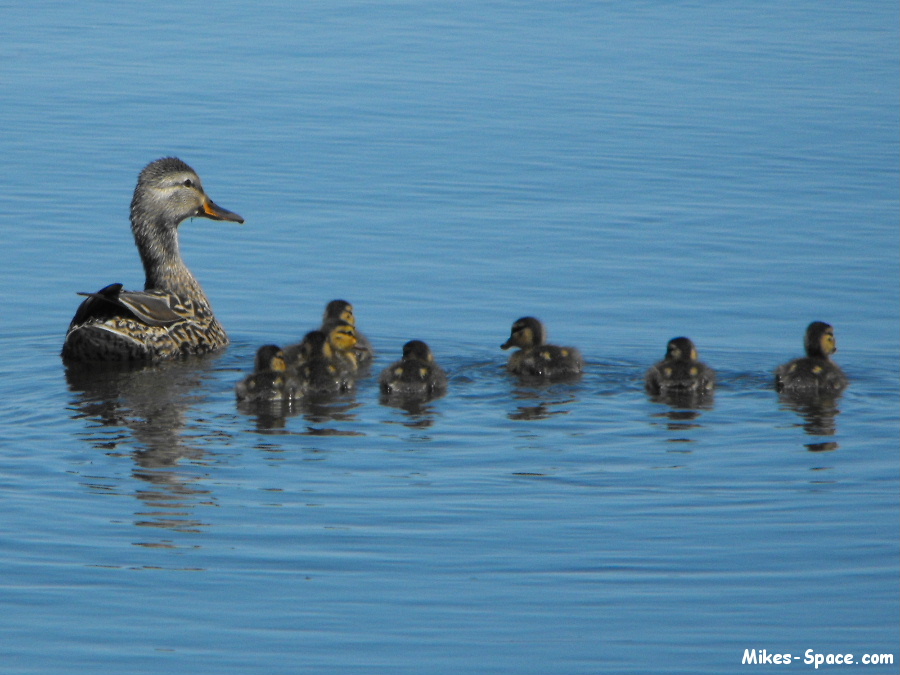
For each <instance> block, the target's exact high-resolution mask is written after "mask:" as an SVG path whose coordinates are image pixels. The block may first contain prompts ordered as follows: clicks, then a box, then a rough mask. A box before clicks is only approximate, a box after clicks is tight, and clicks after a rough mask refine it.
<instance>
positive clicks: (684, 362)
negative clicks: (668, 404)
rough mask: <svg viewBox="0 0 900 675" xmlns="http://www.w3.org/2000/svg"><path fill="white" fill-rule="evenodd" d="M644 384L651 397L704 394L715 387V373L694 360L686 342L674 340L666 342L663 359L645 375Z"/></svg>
mask: <svg viewBox="0 0 900 675" xmlns="http://www.w3.org/2000/svg"><path fill="white" fill-rule="evenodd" d="M645 384H646V387H647V391H648V392H649V393H650V394H654V395H658V394H666V393H682V392H690V393H702V392H708V391H712V390H713V389H714V388H715V386H716V371H714V370H713V369H712V368H710V367H709V366H707V365H706V364H705V363H703V362H702V361H700V360H699V359H698V356H697V348H696V347H695V346H694V343H693V342H692V341H691V340H690V339H689V338H686V337H677V338H673V339H671V340H669V344H668V345H667V346H666V358H665V359H663V360H662V361H660V362H659V363H657V364H656V365H654V366H653V367H652V368H650V370H648V371H647V377H646V379H645Z"/></svg>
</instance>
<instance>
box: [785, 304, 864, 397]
mask: <svg viewBox="0 0 900 675" xmlns="http://www.w3.org/2000/svg"><path fill="white" fill-rule="evenodd" d="M803 346H804V348H805V349H806V356H805V357H803V358H799V359H794V360H793V361H790V362H788V363H785V364H784V365H781V366H779V367H778V369H777V370H776V371H775V388H776V389H777V390H778V391H780V392H784V393H800V394H819V393H822V394H827V393H837V392H840V391H842V390H843V389H844V387H846V386H847V384H849V380H848V378H847V376H846V375H845V374H844V371H843V370H841V368H840V367H839V366H838V365H837V364H836V363H835V362H834V361H832V360H831V355H832V354H834V353H835V352H836V351H837V342H836V341H835V338H834V328H833V327H832V326H831V325H829V324H827V323H825V322H824V321H813V322H812V323H811V324H809V326H807V328H806V337H805V338H804V341H803Z"/></svg>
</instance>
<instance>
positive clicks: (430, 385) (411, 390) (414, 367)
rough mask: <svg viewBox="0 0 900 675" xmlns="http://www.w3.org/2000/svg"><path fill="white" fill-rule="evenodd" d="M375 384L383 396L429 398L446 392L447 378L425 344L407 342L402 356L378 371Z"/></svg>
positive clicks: (415, 341)
mask: <svg viewBox="0 0 900 675" xmlns="http://www.w3.org/2000/svg"><path fill="white" fill-rule="evenodd" d="M379 384H380V386H381V392H382V393H383V394H385V395H386V396H401V397H410V398H432V397H435V396H441V395H442V394H443V393H444V392H445V391H446V390H447V375H446V373H445V372H444V369H443V368H441V367H440V366H439V365H438V364H437V363H435V360H434V354H432V353H431V348H430V347H429V346H428V345H427V344H425V343H424V342H422V341H421V340H410V341H409V342H407V343H406V344H405V345H403V357H402V358H401V359H400V360H399V361H396V362H394V363H392V364H391V365H390V366H388V367H387V368H385V369H384V370H383V371H382V373H381V378H380V380H379Z"/></svg>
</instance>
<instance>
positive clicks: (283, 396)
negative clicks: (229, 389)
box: [235, 345, 299, 403]
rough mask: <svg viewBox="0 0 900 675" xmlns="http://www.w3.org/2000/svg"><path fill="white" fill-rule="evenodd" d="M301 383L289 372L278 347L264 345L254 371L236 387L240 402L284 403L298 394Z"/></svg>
mask: <svg viewBox="0 0 900 675" xmlns="http://www.w3.org/2000/svg"><path fill="white" fill-rule="evenodd" d="M298 385H299V382H298V381H297V380H296V378H295V377H294V376H293V375H291V374H290V373H289V372H288V368H287V363H286V362H285V360H284V352H283V351H282V350H281V348H280V347H279V346H278V345H263V346H262V347H260V348H259V350H257V352H256V359H255V363H254V371H253V373H252V374H250V375H248V376H247V377H245V378H244V379H243V380H241V381H240V382H238V383H237V385H236V386H235V393H236V394H237V398H238V401H242V402H248V403H253V402H257V401H284V400H289V399H291V398H293V397H294V396H295V395H296V394H297V388H298Z"/></svg>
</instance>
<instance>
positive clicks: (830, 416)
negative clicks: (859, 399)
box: [778, 391, 841, 450]
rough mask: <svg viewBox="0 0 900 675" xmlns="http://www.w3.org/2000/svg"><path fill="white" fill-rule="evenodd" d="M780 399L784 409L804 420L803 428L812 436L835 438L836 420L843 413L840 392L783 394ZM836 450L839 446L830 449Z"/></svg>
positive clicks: (835, 445)
mask: <svg viewBox="0 0 900 675" xmlns="http://www.w3.org/2000/svg"><path fill="white" fill-rule="evenodd" d="M778 398H779V401H780V403H781V406H782V407H784V408H786V409H788V410H792V411H793V412H795V413H797V414H798V415H799V416H800V418H801V419H802V420H803V422H802V424H801V426H802V427H803V430H804V431H805V432H806V433H807V434H809V435H810V436H834V434H835V433H836V432H837V423H836V421H835V418H836V417H837V416H838V415H839V414H840V413H841V411H840V409H839V408H838V401H839V400H840V398H841V393H840V392H837V393H830V394H821V393H818V392H806V393H802V392H796V391H795V392H781V393H780V394H779V395H778ZM836 448H837V444H834V445H832V446H830V447H829V449H830V450H834V449H836Z"/></svg>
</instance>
